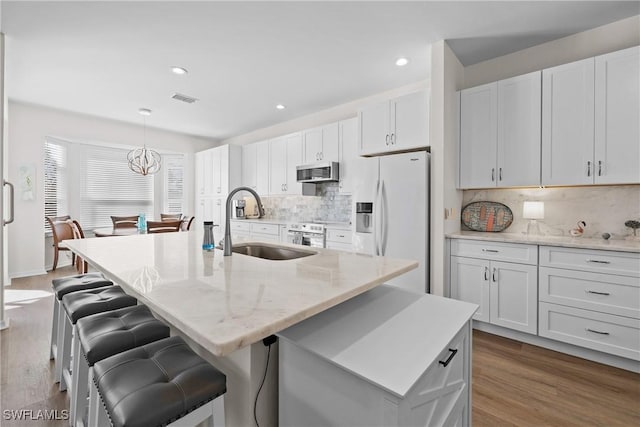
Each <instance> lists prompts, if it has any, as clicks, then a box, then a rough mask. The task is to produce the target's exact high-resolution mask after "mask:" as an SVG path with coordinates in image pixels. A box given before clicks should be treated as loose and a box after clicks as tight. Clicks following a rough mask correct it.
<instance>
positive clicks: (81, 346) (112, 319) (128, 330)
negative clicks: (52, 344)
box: [70, 305, 169, 426]
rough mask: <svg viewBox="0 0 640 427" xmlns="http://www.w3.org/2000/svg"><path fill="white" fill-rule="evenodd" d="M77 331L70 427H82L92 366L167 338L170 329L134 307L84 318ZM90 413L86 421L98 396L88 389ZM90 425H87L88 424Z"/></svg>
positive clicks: (141, 307)
mask: <svg viewBox="0 0 640 427" xmlns="http://www.w3.org/2000/svg"><path fill="white" fill-rule="evenodd" d="M76 330H77V332H78V336H77V339H76V341H75V344H74V350H73V386H72V387H71V390H72V395H71V399H70V402H71V403H70V406H71V413H70V416H71V417H70V421H71V425H73V426H78V425H84V423H83V422H82V421H84V419H83V418H84V414H85V411H86V410H87V399H86V396H87V391H88V389H87V387H88V385H89V384H93V377H92V372H91V368H92V367H93V365H94V364H95V363H96V362H98V361H100V360H103V359H106V358H107V357H110V356H113V355H114V354H118V353H122V352H123V351H126V350H130V349H132V348H135V347H138V346H141V345H145V344H149V343H151V342H154V341H158V340H161V339H163V338H167V337H169V327H168V326H167V325H165V324H164V323H162V322H161V321H160V320H158V319H156V318H155V317H154V316H153V314H151V310H149V308H148V307H146V306H144V305H136V306H131V307H125V308H121V309H119V310H113V311H107V312H104V313H99V314H94V315H91V316H87V317H84V318H82V319H80V320H78V322H77V323H76ZM90 399H91V401H92V402H93V408H94V409H93V410H92V409H91V407H89V411H88V417H87V420H89V422H91V420H92V419H95V413H96V408H97V407H98V406H97V404H98V395H97V390H95V387H92V389H91V397H90ZM89 425H90V424H89Z"/></svg>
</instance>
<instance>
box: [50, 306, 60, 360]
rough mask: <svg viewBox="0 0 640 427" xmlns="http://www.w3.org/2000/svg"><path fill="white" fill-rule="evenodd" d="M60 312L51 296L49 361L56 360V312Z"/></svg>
mask: <svg viewBox="0 0 640 427" xmlns="http://www.w3.org/2000/svg"><path fill="white" fill-rule="evenodd" d="M59 310H60V301H59V300H58V298H57V297H56V295H55V294H54V295H53V318H52V319H51V348H50V351H49V360H51V359H55V358H56V351H57V348H58V311H59Z"/></svg>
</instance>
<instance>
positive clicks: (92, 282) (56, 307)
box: [49, 273, 113, 382]
mask: <svg viewBox="0 0 640 427" xmlns="http://www.w3.org/2000/svg"><path fill="white" fill-rule="evenodd" d="M111 285H113V282H112V281H111V280H108V279H106V278H105V277H104V276H103V275H102V273H87V274H77V275H75V276H67V277H61V278H59V279H53V280H52V281H51V287H52V288H53V292H54V293H55V296H56V298H55V301H54V303H53V319H52V320H51V347H50V350H49V359H57V356H58V354H57V353H58V348H59V347H60V346H61V345H62V340H61V339H62V327H63V325H64V318H65V316H64V313H62V310H60V304H62V297H64V296H65V295H67V294H69V293H71V292H78V291H82V290H86V289H95V288H102V287H104V286H111ZM61 377H62V365H60V364H59V363H58V362H57V361H56V364H55V381H56V382H60V378H61Z"/></svg>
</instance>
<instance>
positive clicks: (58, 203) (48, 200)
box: [44, 139, 69, 232]
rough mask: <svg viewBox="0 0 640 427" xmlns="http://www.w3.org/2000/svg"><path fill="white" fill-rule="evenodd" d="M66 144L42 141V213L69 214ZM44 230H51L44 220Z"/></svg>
mask: <svg viewBox="0 0 640 427" xmlns="http://www.w3.org/2000/svg"><path fill="white" fill-rule="evenodd" d="M68 171H69V169H68V165H67V145H66V144H65V143H63V142H59V141H55V140H50V139H46V140H45V143H44V215H45V216H50V217H55V216H62V215H68V214H69V199H68ZM44 226H45V231H46V232H49V231H51V227H49V223H48V222H47V221H45V225H44Z"/></svg>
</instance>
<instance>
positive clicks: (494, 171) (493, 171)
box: [491, 168, 496, 182]
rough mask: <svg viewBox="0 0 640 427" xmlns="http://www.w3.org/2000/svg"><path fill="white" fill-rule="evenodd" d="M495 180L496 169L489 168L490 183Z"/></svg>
mask: <svg viewBox="0 0 640 427" xmlns="http://www.w3.org/2000/svg"><path fill="white" fill-rule="evenodd" d="M495 180H496V168H491V182H493V181H495Z"/></svg>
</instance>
